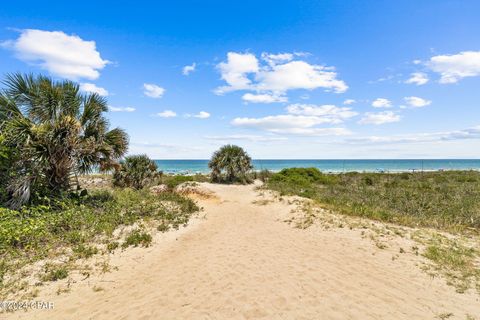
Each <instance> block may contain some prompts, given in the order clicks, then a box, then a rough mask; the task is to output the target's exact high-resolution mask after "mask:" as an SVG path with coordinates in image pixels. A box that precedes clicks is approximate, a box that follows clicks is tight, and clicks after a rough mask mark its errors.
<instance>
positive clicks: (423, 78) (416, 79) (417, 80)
mask: <svg viewBox="0 0 480 320" xmlns="http://www.w3.org/2000/svg"><path fill="white" fill-rule="evenodd" d="M427 82H428V76H427V74H426V73H423V72H414V73H412V74H411V75H410V78H409V79H407V80H405V83H413V84H416V85H417V86H421V85H424V84H426V83H427Z"/></svg>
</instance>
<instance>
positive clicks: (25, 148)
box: [0, 73, 128, 206]
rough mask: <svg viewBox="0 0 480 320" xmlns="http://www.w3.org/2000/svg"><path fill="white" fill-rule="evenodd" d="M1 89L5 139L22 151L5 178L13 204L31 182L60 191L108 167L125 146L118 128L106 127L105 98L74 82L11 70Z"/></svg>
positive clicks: (28, 191) (23, 198) (24, 197)
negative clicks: (79, 177)
mask: <svg viewBox="0 0 480 320" xmlns="http://www.w3.org/2000/svg"><path fill="white" fill-rule="evenodd" d="M3 84H4V85H5V88H4V89H3V90H2V91H1V92H0V130H1V133H2V135H3V136H4V139H5V141H4V143H5V144H6V145H8V146H10V147H13V148H15V150H17V151H18V152H19V154H20V155H21V156H20V157H19V159H18V161H15V164H14V167H13V168H12V170H15V173H16V175H15V178H14V179H12V181H10V183H9V191H10V193H11V196H12V199H11V203H10V204H11V206H19V205H22V204H23V203H25V202H27V201H28V200H29V199H30V195H31V193H32V191H37V190H32V187H33V186H41V187H42V189H44V190H45V191H47V192H48V193H49V194H53V195H58V194H61V193H63V192H64V191H67V190H69V189H70V188H71V186H72V183H71V178H72V176H73V177H75V176H76V175H78V174H83V173H87V172H90V171H91V170H92V169H93V168H94V167H98V168H100V169H101V170H106V169H110V168H112V167H113V166H114V165H115V164H116V163H117V160H118V159H119V158H120V157H121V156H123V155H124V154H125V153H126V151H127V148H128V136H127V134H126V133H125V131H123V130H122V129H118V128H115V129H113V130H108V121H107V119H106V118H105V117H104V112H106V111H107V110H108V107H107V101H106V99H105V98H103V97H100V96H99V95H98V94H96V93H93V94H83V93H81V92H80V91H79V86H78V84H76V83H74V82H72V81H68V80H64V81H54V80H53V79H51V78H49V77H46V76H41V75H40V76H36V77H35V76H33V75H22V74H19V73H17V74H10V75H7V76H6V79H5V80H4V81H3Z"/></svg>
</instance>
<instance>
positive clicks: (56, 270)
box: [41, 265, 68, 281]
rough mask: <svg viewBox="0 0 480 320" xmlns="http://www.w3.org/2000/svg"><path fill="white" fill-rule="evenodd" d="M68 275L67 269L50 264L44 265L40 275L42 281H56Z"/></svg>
mask: <svg viewBox="0 0 480 320" xmlns="http://www.w3.org/2000/svg"><path fill="white" fill-rule="evenodd" d="M66 277H68V270H67V268H66V267H63V266H60V267H58V266H50V265H47V266H46V267H45V274H44V275H43V276H42V279H41V280H42V281H57V280H62V279H65V278H66Z"/></svg>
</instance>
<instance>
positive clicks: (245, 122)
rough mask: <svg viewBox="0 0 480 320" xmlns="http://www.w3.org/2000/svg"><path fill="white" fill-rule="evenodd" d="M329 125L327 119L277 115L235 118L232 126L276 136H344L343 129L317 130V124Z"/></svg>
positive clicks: (344, 131)
mask: <svg viewBox="0 0 480 320" xmlns="http://www.w3.org/2000/svg"><path fill="white" fill-rule="evenodd" d="M325 123H330V120H329V119H326V118H321V117H312V116H296V115H290V114H285V115H277V116H267V117H263V118H235V119H233V121H232V125H234V126H236V127H243V128H252V129H260V130H265V131H268V132H273V133H277V134H294V135H305V136H323V135H346V134H349V133H350V132H349V131H348V130H347V129H345V128H318V127H315V126H317V125H319V124H325Z"/></svg>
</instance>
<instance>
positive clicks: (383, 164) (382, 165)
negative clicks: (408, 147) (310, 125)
mask: <svg viewBox="0 0 480 320" xmlns="http://www.w3.org/2000/svg"><path fill="white" fill-rule="evenodd" d="M154 161H155V163H156V164H157V166H158V169H159V170H161V171H163V172H165V173H171V174H195V173H200V174H202V173H208V172H209V171H210V170H209V168H208V161H209V160H207V159H197V160H182V159H178V160H172V159H170V160H154ZM252 164H253V167H254V170H270V171H274V172H276V171H280V170H282V169H286V168H310V167H313V168H317V169H319V170H320V171H322V172H330V173H340V172H353V171H357V172H415V171H438V170H480V159H355V160H352V159H329V160H325V159H297V160H293V159H256V160H252Z"/></svg>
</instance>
